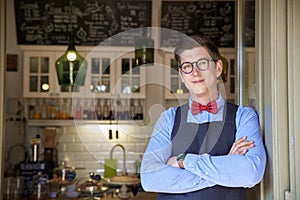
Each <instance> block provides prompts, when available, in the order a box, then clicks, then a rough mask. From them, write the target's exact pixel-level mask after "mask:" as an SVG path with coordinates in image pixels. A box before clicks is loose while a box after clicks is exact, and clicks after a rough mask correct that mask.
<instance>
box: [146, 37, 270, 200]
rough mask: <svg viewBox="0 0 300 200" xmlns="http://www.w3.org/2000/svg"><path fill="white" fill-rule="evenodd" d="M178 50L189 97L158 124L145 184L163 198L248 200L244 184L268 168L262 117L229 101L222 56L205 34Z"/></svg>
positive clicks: (257, 178) (149, 149) (251, 183)
mask: <svg viewBox="0 0 300 200" xmlns="http://www.w3.org/2000/svg"><path fill="white" fill-rule="evenodd" d="M174 54H175V58H176V60H177V62H178V65H179V75H180V78H181V80H182V82H184V84H185V85H186V87H187V88H188V90H189V92H190V99H189V103H187V104H185V105H182V106H180V107H178V108H173V107H172V108H170V109H168V110H166V111H164V112H163V113H162V114H161V116H160V118H159V119H158V121H157V122H156V124H155V126H154V130H153V134H152V137H151V139H150V141H149V144H148V147H147V149H146V151H145V154H144V156H143V160H142V167H141V183H142V186H143V188H144V189H145V190H146V191H152V192H158V193H159V194H158V199H168V200H173V199H178V200H183V199H187V200H193V199H195V200H196V199H197V200H198V199H199V200H214V199H218V200H219V199H224V200H244V199H246V195H245V189H244V188H246V187H253V186H254V185H256V184H257V183H259V182H260V181H261V179H262V177H263V174H264V170H265V164H266V153H265V149H264V146H263V143H262V138H261V134H260V126H259V120H258V116H257V114H256V112H255V111H254V110H253V109H252V108H250V107H243V106H237V105H234V104H231V103H228V102H226V101H225V100H224V98H223V97H222V95H221V93H220V92H219V91H218V86H217V78H218V77H219V76H220V75H221V73H222V68H223V66H222V60H221V56H220V53H219V51H218V49H217V48H216V47H215V46H214V45H213V44H212V43H211V42H210V41H208V40H207V39H206V38H205V37H204V36H202V35H201V36H192V37H186V38H183V39H182V40H181V41H180V42H179V45H178V46H177V47H176V49H175V52H174Z"/></svg>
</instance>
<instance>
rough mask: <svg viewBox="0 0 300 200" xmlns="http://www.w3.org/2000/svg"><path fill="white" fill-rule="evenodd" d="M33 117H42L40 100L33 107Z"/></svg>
mask: <svg viewBox="0 0 300 200" xmlns="http://www.w3.org/2000/svg"><path fill="white" fill-rule="evenodd" d="M33 119H41V106H40V103H39V102H38V101H37V103H36V104H35V106H34V109H33Z"/></svg>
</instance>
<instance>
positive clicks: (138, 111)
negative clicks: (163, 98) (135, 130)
mask: <svg viewBox="0 0 300 200" xmlns="http://www.w3.org/2000/svg"><path fill="white" fill-rule="evenodd" d="M135 118H136V119H137V120H142V119H143V106H142V103H141V100H139V101H138V104H137V105H136V116H135Z"/></svg>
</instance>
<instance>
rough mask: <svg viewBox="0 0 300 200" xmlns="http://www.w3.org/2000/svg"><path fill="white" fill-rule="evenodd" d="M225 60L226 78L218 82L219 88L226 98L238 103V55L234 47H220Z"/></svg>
mask: <svg viewBox="0 0 300 200" xmlns="http://www.w3.org/2000/svg"><path fill="white" fill-rule="evenodd" d="M220 53H221V55H222V56H223V58H224V59H225V60H223V74H224V73H225V75H226V78H225V79H224V80H223V81H222V82H220V83H219V84H218V86H219V90H220V91H221V93H222V96H223V98H224V99H225V100H227V101H229V102H232V103H237V102H236V100H237V86H236V82H237V80H236V77H237V75H236V62H235V60H236V57H235V50H234V49H232V48H228V49H220Z"/></svg>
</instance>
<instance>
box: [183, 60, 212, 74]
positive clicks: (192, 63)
mask: <svg viewBox="0 0 300 200" xmlns="http://www.w3.org/2000/svg"><path fill="white" fill-rule="evenodd" d="M201 60H205V61H207V67H206V69H201V68H200V67H198V65H197V63H199V61H201ZM210 61H212V62H214V63H216V62H217V61H218V60H212V59H207V58H200V59H198V60H197V61H195V62H184V63H182V64H181V65H179V69H180V71H182V72H183V73H184V74H190V73H192V72H193V71H194V64H196V67H197V69H198V70H200V71H206V70H207V69H208V68H209V62H210ZM184 64H191V65H192V70H191V71H190V72H185V71H183V70H182V66H183V65H184Z"/></svg>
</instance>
